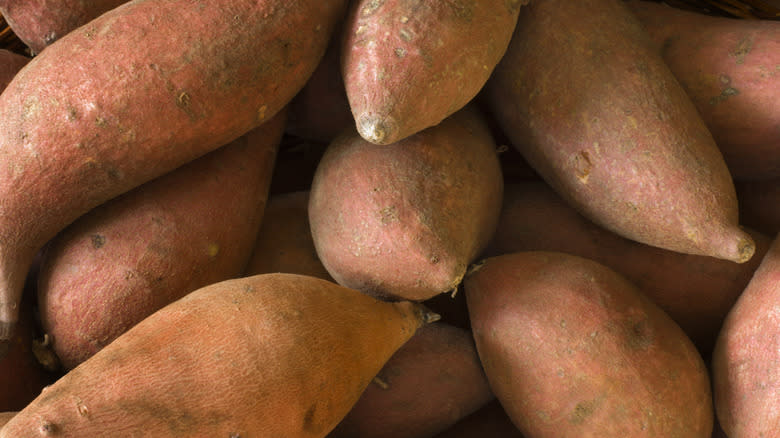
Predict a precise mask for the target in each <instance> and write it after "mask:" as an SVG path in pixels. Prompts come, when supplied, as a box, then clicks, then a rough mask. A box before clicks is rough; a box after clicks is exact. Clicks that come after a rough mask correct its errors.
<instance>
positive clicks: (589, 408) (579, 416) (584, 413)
mask: <svg viewBox="0 0 780 438" xmlns="http://www.w3.org/2000/svg"><path fill="white" fill-rule="evenodd" d="M594 409H595V406H594V403H593V401H581V402H579V403H577V406H575V407H574V411H572V413H571V417H569V422H570V423H572V424H582V423H584V422H585V420H586V419H588V417H590V415H591V414H592V413H593V411H594Z"/></svg>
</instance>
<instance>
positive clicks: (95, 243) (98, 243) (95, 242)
mask: <svg viewBox="0 0 780 438" xmlns="http://www.w3.org/2000/svg"><path fill="white" fill-rule="evenodd" d="M90 239H91V240H92V247H93V248H95V249H99V248H102V247H103V245H105V244H106V237H105V236H103V235H102V234H93V235H92V236H90Z"/></svg>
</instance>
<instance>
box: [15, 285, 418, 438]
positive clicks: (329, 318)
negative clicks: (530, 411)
mask: <svg viewBox="0 0 780 438" xmlns="http://www.w3.org/2000/svg"><path fill="white" fill-rule="evenodd" d="M429 316H430V313H428V312H427V310H426V309H424V308H423V307H422V306H419V305H417V304H414V303H410V302H401V303H387V302H382V301H379V300H376V299H374V298H372V297H369V296H367V295H365V294H362V293H360V292H358V291H355V290H351V289H347V288H344V287H341V286H338V285H336V284H334V283H331V282H328V281H325V280H321V279H317V278H314V277H306V276H299V275H292V274H267V275H258V276H253V277H245V278H240V279H235V280H227V281H223V282H220V283H215V284H213V285H210V286H207V287H205V288H201V289H199V290H197V291H195V292H192V293H191V294H189V295H187V296H185V297H183V298H182V299H180V300H178V301H176V302H174V303H172V304H170V305H168V306H166V307H164V308H163V309H161V310H159V311H157V312H156V313H154V314H153V315H151V316H150V317H148V318H147V319H145V320H143V321H142V322H141V323H139V324H138V325H136V326H134V327H133V328H132V329H130V330H129V331H127V332H125V333H124V334H123V335H122V336H120V337H119V338H117V339H116V340H115V341H114V342H112V343H111V344H109V345H108V346H107V347H106V348H104V349H102V350H100V351H99V352H98V353H97V354H95V355H94V356H92V357H91V358H90V359H88V360H87V361H85V362H84V363H82V364H81V365H79V366H78V367H76V368H74V369H73V370H71V371H70V372H69V373H68V374H66V375H65V376H63V377H62V378H60V379H59V380H58V381H57V382H55V383H54V384H52V385H51V386H49V387H48V388H47V389H46V390H44V392H43V393H42V394H41V395H40V396H39V397H38V398H36V399H35V400H33V402H32V403H30V404H29V405H28V406H27V407H25V408H24V409H23V410H22V411H20V412H19V413H18V414H17V415H16V416H15V417H14V418H13V419H12V420H11V421H10V422H9V423H8V424H6V425H5V427H4V428H3V429H1V430H0V437H2V438H10V437H13V438H24V437H39V436H41V435H42V434H43V435H47V434H51V435H56V436H58V437H87V436H111V435H114V434H117V433H119V434H121V435H125V436H139V437H140V436H148V437H159V436H168V437H193V436H203V437H206V436H209V437H253V436H268V437H272V436H273V437H277V436H278V437H282V436H283V437H289V438H294V437H310V438H314V437H323V436H325V435H326V434H327V433H328V432H329V431H330V430H331V429H332V428H333V427H335V425H336V424H337V423H338V421H339V420H341V418H343V416H344V415H346V413H347V412H348V411H349V409H350V408H351V407H352V405H354V404H355V402H356V401H357V400H358V398H359V397H360V394H361V393H362V392H363V391H364V389H365V388H366V386H367V385H368V383H369V382H370V381H371V379H372V378H373V377H374V376H375V375H376V373H378V372H379V370H380V369H381V368H382V366H383V365H384V363H385V362H387V360H388V359H389V358H390V356H391V355H392V354H393V353H394V352H395V351H396V350H397V349H398V348H399V347H400V346H401V345H403V343H404V342H406V341H407V340H408V339H409V338H410V337H411V336H412V335H413V334H414V333H415V331H416V330H417V328H418V327H419V326H420V325H421V324H422V323H423V321H424V320H425V319H426V318H427V317H429Z"/></svg>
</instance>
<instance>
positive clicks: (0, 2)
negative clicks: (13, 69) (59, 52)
mask: <svg viewBox="0 0 780 438" xmlns="http://www.w3.org/2000/svg"><path fill="white" fill-rule="evenodd" d="M126 2H127V0H89V1H84V0H24V1H18V0H0V13H2V15H3V18H5V20H6V22H8V25H9V26H10V27H11V30H13V31H14V33H15V34H16V36H18V37H19V39H20V40H22V41H23V42H24V43H25V44H27V46H28V47H29V48H30V50H31V51H32V53H33V54H37V53H39V52H40V51H41V50H43V49H44V48H46V46H48V45H49V44H51V43H53V42H54V41H57V39H59V38H60V37H62V36H63V35H66V34H67V33H69V32H71V31H72V30H74V29H76V28H77V27H79V26H81V25H82V24H86V23H87V22H89V21H91V20H92V19H94V18H96V17H97V16H99V15H101V14H103V13H104V12H107V11H109V10H111V9H113V8H115V7H117V6H119V5H121V4H122V3H126Z"/></svg>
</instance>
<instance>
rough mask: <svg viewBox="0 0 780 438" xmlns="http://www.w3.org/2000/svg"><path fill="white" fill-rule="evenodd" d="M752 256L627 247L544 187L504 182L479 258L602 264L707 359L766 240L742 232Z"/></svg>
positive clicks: (636, 245)
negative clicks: (555, 255) (551, 254)
mask: <svg viewBox="0 0 780 438" xmlns="http://www.w3.org/2000/svg"><path fill="white" fill-rule="evenodd" d="M749 232H750V234H751V237H752V238H753V240H754V241H755V242H756V255H755V256H754V257H753V258H751V260H750V261H748V262H746V263H743V264H737V263H732V262H730V261H727V260H720V259H716V258H713V257H706V256H697V255H690V254H682V253H678V252H674V251H668V250H664V249H661V248H656V247H653V246H650V245H645V244H642V243H638V242H634V241H631V240H628V239H625V238H623V237H620V236H618V235H617V234H615V233H612V232H610V231H608V230H605V229H604V228H601V227H599V226H598V225H596V224H594V223H593V222H591V221H589V220H588V219H586V218H585V217H583V216H582V215H580V214H579V213H577V211H576V210H574V209H573V208H572V207H570V206H569V205H568V204H566V203H565V202H564V201H563V199H561V197H560V196H558V195H557V194H556V193H555V192H554V191H553V190H552V189H551V188H550V187H549V186H548V185H547V184H545V183H544V182H523V183H515V184H506V185H505V188H504V202H503V207H502V211H501V218H500V219H499V223H498V226H497V227H496V233H495V235H494V236H493V240H492V241H491V243H490V245H488V249H487V250H486V251H485V252H484V256H496V255H501V254H511V253H515V252H519V251H557V252H564V253H567V254H572V255H577V256H580V257H585V258H588V259H591V260H594V261H596V262H599V263H601V264H604V265H606V266H608V267H610V268H612V269H614V270H615V271H617V272H618V273H620V274H621V275H623V276H625V277H626V278H627V279H628V280H629V281H631V283H633V284H634V285H635V286H637V287H638V288H639V289H640V290H641V291H642V292H643V293H644V294H645V295H647V297H648V298H650V299H651V300H652V301H653V302H654V303H655V304H657V305H658V306H659V307H661V309H663V310H664V311H665V312H666V313H667V314H669V316H671V317H672V319H673V320H674V321H675V322H676V323H677V324H678V325H680V327H681V328H682V329H683V330H684V331H685V333H686V334H687V335H688V336H689V337H690V338H691V340H692V341H693V343H694V344H695V345H696V347H697V348H698V349H699V351H700V352H701V354H702V356H704V357H708V356H709V354H710V353H711V351H712V347H713V345H714V344H715V338H716V337H717V335H718V331H720V326H721V325H722V324H723V319H724V318H725V317H726V314H727V313H728V312H729V310H730V309H731V307H732V306H733V305H734V303H735V302H736V301H737V298H738V297H739V295H740V294H741V293H742V291H743V290H744V289H745V286H747V284H748V282H749V281H750V278H751V277H752V276H753V272H755V270H756V268H758V265H759V263H761V259H762V257H763V255H764V254H765V253H766V251H767V250H768V249H769V245H770V243H771V240H772V239H771V238H770V237H769V236H767V235H764V234H762V233H759V232H756V231H749Z"/></svg>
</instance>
